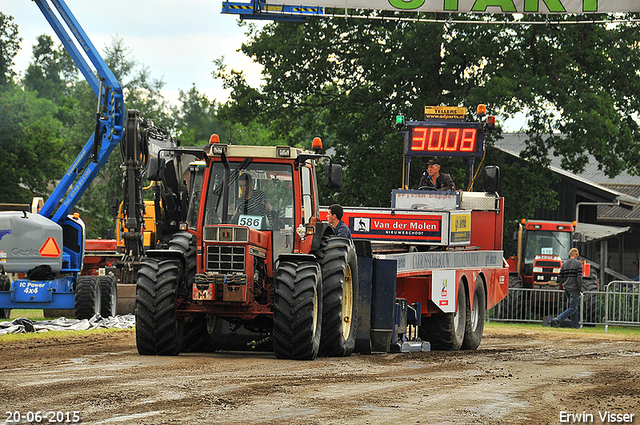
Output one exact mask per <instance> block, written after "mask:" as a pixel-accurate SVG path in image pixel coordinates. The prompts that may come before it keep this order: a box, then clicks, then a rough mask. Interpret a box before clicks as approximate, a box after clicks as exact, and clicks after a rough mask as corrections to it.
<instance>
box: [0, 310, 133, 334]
mask: <svg viewBox="0 0 640 425" xmlns="http://www.w3.org/2000/svg"><path fill="white" fill-rule="evenodd" d="M135 325H136V318H135V316H134V315H133V314H126V315H124V316H115V317H109V318H103V317H102V316H100V315H99V314H96V315H95V316H93V317H92V318H91V319H83V320H79V319H67V318H65V317H60V318H58V319H55V320H36V321H34V320H30V319H27V318H24V317H20V318H18V319H14V320H12V321H10V322H0V335H6V334H19V333H26V332H48V331H85V330H87V329H99V328H100V329H130V328H133V327H134V326H135Z"/></svg>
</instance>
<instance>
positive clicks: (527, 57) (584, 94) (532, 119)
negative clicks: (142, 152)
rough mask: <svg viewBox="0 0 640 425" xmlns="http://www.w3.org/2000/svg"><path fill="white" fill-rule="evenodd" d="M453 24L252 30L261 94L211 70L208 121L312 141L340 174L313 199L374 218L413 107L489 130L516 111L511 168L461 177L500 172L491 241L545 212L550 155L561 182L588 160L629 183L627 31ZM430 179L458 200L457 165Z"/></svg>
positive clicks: (632, 148) (632, 47) (633, 78)
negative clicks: (457, 115) (494, 119)
mask: <svg viewBox="0 0 640 425" xmlns="http://www.w3.org/2000/svg"><path fill="white" fill-rule="evenodd" d="M503 18H504V19H512V18H511V17H501V19H503ZM465 19H467V20H468V21H469V22H468V23H465V24H449V23H448V24H440V23H426V22H398V21H384V20H364V19H353V20H347V19H333V20H308V21H306V22H304V23H292V22H279V23H274V24H269V25H266V26H265V27H264V28H263V29H262V30H261V31H259V32H255V31H253V32H250V34H249V35H250V39H249V41H247V42H246V43H245V44H244V45H243V46H242V51H243V52H244V53H245V54H246V55H248V56H250V57H251V58H253V59H254V60H255V61H257V62H258V63H260V64H261V65H263V66H264V71H263V77H264V84H263V85H262V86H261V87H260V88H252V87H250V86H249V85H248V84H247V82H246V80H245V79H244V76H243V74H242V73H241V72H238V71H233V70H232V71H230V72H226V70H225V69H224V67H223V66H221V62H219V63H218V65H219V66H218V72H217V73H214V75H216V76H217V77H220V78H222V79H223V81H224V83H225V85H226V87H228V88H231V90H232V92H231V100H230V101H229V102H228V103H227V104H226V105H224V106H223V107H222V108H221V111H224V113H225V115H226V116H228V117H230V118H231V119H235V120H237V121H242V120H244V122H246V121H247V120H249V119H257V120H258V121H259V122H260V123H261V124H263V125H265V126H266V127H267V128H268V130H269V131H271V132H272V133H273V137H275V138H278V139H280V140H282V141H284V142H286V143H287V144H289V145H298V144H302V145H303V146H305V147H309V146H310V142H311V139H312V138H313V137H314V136H320V137H322V138H323V140H324V144H325V148H333V150H332V152H333V156H334V159H335V161H337V162H338V163H341V164H343V166H344V167H345V172H344V182H343V188H342V189H341V190H340V191H339V192H337V193H331V192H329V191H323V192H322V196H323V198H324V199H327V200H335V201H337V202H340V203H342V204H345V205H366V206H378V205H381V206H388V205H389V194H390V191H391V189H393V188H397V187H400V185H401V184H402V172H403V160H402V143H403V142H402V136H401V135H398V134H397V133H396V131H395V129H394V127H393V117H394V116H395V115H396V114H398V113H403V114H404V115H405V117H406V118H407V120H421V119H422V114H423V108H424V106H425V105H452V106H455V105H459V106H467V107H469V108H470V109H471V110H473V109H472V108H475V105H477V104H478V103H485V104H487V106H488V109H489V111H491V113H493V114H496V115H498V118H503V119H504V118H508V117H510V116H511V115H513V114H514V113H516V112H520V111H522V110H526V111H528V128H529V134H530V136H531V137H530V138H529V141H528V142H527V147H526V149H525V150H524V151H523V153H522V155H521V158H522V161H518V162H516V163H513V161H512V160H510V159H509V160H507V158H506V157H505V156H504V155H500V154H499V153H497V152H493V151H492V150H491V149H489V151H488V153H487V157H486V158H484V162H483V163H482V164H479V161H476V164H475V170H474V171H476V170H477V169H478V168H480V167H481V166H483V165H485V164H496V165H499V166H500V167H501V169H502V175H503V180H502V182H503V185H502V189H501V191H500V194H501V195H504V196H505V197H506V207H505V213H506V222H507V229H505V235H509V233H508V232H509V229H508V227H509V226H512V224H513V223H515V221H516V220H519V219H520V218H522V217H531V216H532V215H533V213H534V212H535V210H536V209H539V208H546V209H553V208H555V207H556V206H557V200H556V193H555V192H553V191H552V190H549V183H550V182H552V179H553V177H552V175H551V173H550V172H549V171H548V170H547V166H548V164H549V157H550V155H558V156H561V157H562V166H563V167H564V168H565V169H567V170H569V171H575V172H579V171H580V170H582V169H583V167H584V164H585V160H586V154H587V153H590V154H593V155H594V156H595V158H596V160H597V161H598V163H599V164H603V167H604V171H605V172H606V173H607V174H608V175H610V176H614V175H616V174H617V173H619V172H620V171H622V170H624V169H627V170H628V171H630V172H631V173H639V172H640V168H639V166H638V164H639V163H640V161H638V159H640V158H638V156H639V155H640V149H638V147H639V146H638V143H640V137H639V136H640V133H639V132H638V119H637V117H638V112H639V106H640V105H639V100H640V98H639V96H640V95H639V93H640V90H638V89H639V88H640V76H639V75H638V73H637V72H636V70H637V69H640V50H639V49H638V45H639V40H638V36H637V34H638V31H637V28H638V25H639V24H638V23H637V22H633V21H630V22H628V23H620V24H616V25H600V24H582V25H564V26H553V25H547V26H544V25H510V26H501V25H481V24H480V22H478V24H475V22H474V21H476V20H478V21H479V20H485V19H487V17H486V16H483V17H474V16H465ZM489 19H490V17H489ZM534 19H535V17H534ZM560 19H564V18H560ZM567 19H568V18H567ZM470 118H472V119H473V114H470ZM525 160H526V161H527V162H525ZM422 167H423V163H422V161H420V160H416V159H414V160H413V162H412V164H411V170H410V171H411V172H410V181H409V182H408V184H409V187H411V188H413V187H415V186H416V184H417V182H418V179H419V178H420V174H421V172H422ZM443 171H444V172H447V173H450V174H451V175H452V177H453V178H454V181H455V182H456V185H457V188H460V189H467V188H468V187H469V164H468V163H467V162H466V160H460V159H447V160H443ZM504 176H508V178H504ZM481 177H482V176H481V175H480V176H479V178H478V179H477V180H476V183H474V188H475V189H476V190H478V189H482V187H481V186H482V184H481ZM507 238H508V237H507ZM507 238H505V239H507Z"/></svg>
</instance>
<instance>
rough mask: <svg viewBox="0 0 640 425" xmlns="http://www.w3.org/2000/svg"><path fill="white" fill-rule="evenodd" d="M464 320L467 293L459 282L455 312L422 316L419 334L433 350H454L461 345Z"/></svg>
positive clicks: (465, 317) (465, 318)
mask: <svg viewBox="0 0 640 425" xmlns="http://www.w3.org/2000/svg"><path fill="white" fill-rule="evenodd" d="M466 322H467V294H466V293H465V292H464V286H463V285H462V282H460V284H459V285H458V305H457V308H456V312H455V313H445V314H442V315H440V316H430V317H427V318H423V320H422V326H421V327H420V330H419V336H420V338H422V339H423V340H425V341H429V342H430V343H431V348H433V349H434V350H448V351H456V350H459V349H460V347H462V343H463V341H464V331H465V323H466Z"/></svg>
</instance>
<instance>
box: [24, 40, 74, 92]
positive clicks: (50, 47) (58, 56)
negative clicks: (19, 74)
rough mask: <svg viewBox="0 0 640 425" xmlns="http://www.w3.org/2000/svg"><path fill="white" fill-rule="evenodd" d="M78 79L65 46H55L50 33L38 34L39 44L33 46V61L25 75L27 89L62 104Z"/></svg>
mask: <svg viewBox="0 0 640 425" xmlns="http://www.w3.org/2000/svg"><path fill="white" fill-rule="evenodd" d="M76 79H77V70H76V67H75V65H74V63H73V59H71V56H70V55H69V54H68V53H67V51H66V50H65V49H64V47H63V46H62V45H60V46H59V47H58V48H55V46H54V43H53V40H52V39H51V37H49V36H48V35H41V36H38V39H37V44H36V45H35V46H33V62H32V63H31V64H30V65H29V67H28V68H27V70H26V72H25V75H24V80H23V84H24V87H25V89H26V90H31V91H35V92H37V93H38V97H42V98H45V99H49V100H50V101H52V102H53V103H55V104H56V105H61V104H63V103H64V99H65V97H66V96H68V95H69V90H70V88H71V87H72V85H73V83H75V81H76Z"/></svg>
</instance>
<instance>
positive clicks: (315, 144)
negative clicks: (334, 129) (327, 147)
mask: <svg viewBox="0 0 640 425" xmlns="http://www.w3.org/2000/svg"><path fill="white" fill-rule="evenodd" d="M311 148H312V149H313V150H314V152H316V153H318V152H319V151H320V149H322V139H321V138H319V137H315V138H314V139H313V142H311Z"/></svg>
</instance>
